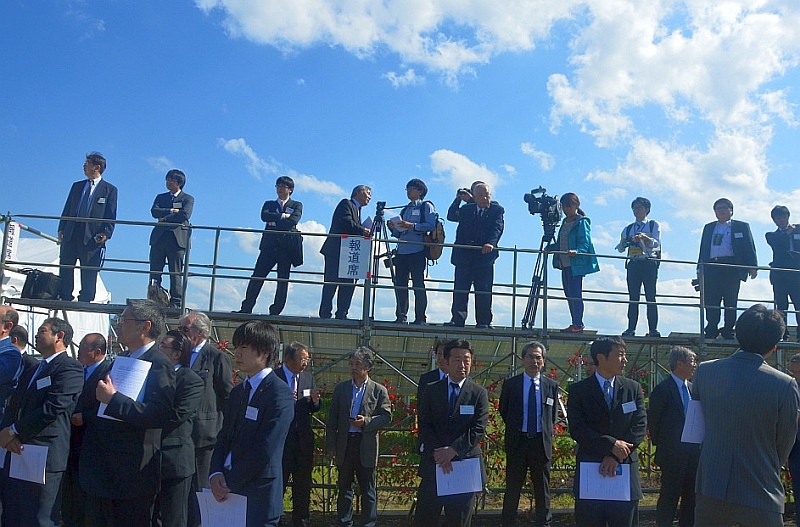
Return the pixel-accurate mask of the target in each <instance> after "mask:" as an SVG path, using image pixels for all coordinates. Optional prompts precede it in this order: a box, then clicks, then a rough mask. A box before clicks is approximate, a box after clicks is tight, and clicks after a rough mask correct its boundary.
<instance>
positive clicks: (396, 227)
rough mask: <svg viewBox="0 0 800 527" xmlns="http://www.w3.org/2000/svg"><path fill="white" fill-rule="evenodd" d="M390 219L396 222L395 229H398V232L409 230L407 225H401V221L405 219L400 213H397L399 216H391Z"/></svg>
mask: <svg viewBox="0 0 800 527" xmlns="http://www.w3.org/2000/svg"><path fill="white" fill-rule="evenodd" d="M389 221H391V222H392V223H394V228H395V229H396V230H397V231H398V232H405V231H407V230H408V229H406V228H405V227H401V226H400V222H401V221H403V218H401V217H400V216H399V215H397V216H393V217H391V218H389Z"/></svg>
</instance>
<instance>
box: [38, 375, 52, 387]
mask: <svg viewBox="0 0 800 527" xmlns="http://www.w3.org/2000/svg"><path fill="white" fill-rule="evenodd" d="M48 386H50V376H47V377H44V378H42V379H39V380H37V381H36V389H37V390H41V389H42V388H47V387H48Z"/></svg>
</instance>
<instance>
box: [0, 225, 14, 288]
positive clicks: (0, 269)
mask: <svg viewBox="0 0 800 527" xmlns="http://www.w3.org/2000/svg"><path fill="white" fill-rule="evenodd" d="M3 220H4V221H5V223H6V226H5V227H4V228H3V254H0V285H2V284H3V277H4V275H5V272H6V247H7V246H8V229H9V228H10V227H11V211H9V212H8V214H6V215H5V216H3ZM1 292H2V291H0V293H1Z"/></svg>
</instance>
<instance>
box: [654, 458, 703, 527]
mask: <svg viewBox="0 0 800 527" xmlns="http://www.w3.org/2000/svg"><path fill="white" fill-rule="evenodd" d="M698 460H699V453H698V452H695V453H693V454H690V455H686V456H682V457H681V458H680V459H676V460H675V462H673V463H669V464H667V463H665V464H664V466H662V467H661V489H660V491H659V494H658V504H657V505H656V525H657V526H658V527H669V526H670V525H672V521H673V520H674V519H675V513H676V511H678V501H680V504H681V507H680V511H679V512H678V525H680V526H681V527H691V526H692V525H694V508H695V495H694V480H695V477H696V476H697V463H698Z"/></svg>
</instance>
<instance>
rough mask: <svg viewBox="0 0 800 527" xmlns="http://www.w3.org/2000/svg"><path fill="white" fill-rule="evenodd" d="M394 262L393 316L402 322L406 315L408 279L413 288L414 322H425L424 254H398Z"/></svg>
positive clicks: (426, 297) (426, 306) (425, 263)
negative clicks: (395, 307) (394, 305)
mask: <svg viewBox="0 0 800 527" xmlns="http://www.w3.org/2000/svg"><path fill="white" fill-rule="evenodd" d="M392 261H393V262H394V296H395V298H396V299H397V309H396V310H395V316H397V318H398V319H401V320H403V321H405V320H406V316H407V315H408V296H409V295H408V278H409V277H411V283H412V284H413V286H414V321H415V322H425V310H426V309H427V308H428V294H427V292H426V291H425V267H426V265H427V259H426V258H425V253H424V252H423V251H419V252H416V253H411V254H398V255H396V256H395V257H394V258H393V259H392Z"/></svg>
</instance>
